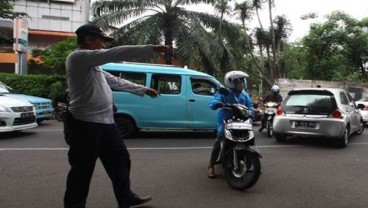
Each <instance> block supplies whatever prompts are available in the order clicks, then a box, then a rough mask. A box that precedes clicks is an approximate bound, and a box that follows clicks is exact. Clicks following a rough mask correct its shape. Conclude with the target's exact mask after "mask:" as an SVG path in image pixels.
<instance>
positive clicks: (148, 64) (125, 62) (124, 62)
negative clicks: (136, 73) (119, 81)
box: [120, 61, 184, 68]
mask: <svg viewBox="0 0 368 208" xmlns="http://www.w3.org/2000/svg"><path fill="white" fill-rule="evenodd" d="M120 63H123V64H136V65H147V66H163V67H176V68H184V67H180V66H177V65H168V64H151V63H141V62H128V61H123V62H120Z"/></svg>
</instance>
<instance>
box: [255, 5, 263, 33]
mask: <svg viewBox="0 0 368 208" xmlns="http://www.w3.org/2000/svg"><path fill="white" fill-rule="evenodd" d="M256 13H257V18H258V22H259V26H260V27H261V28H262V30H264V29H263V25H262V22H261V18H260V17H259V12H258V8H256Z"/></svg>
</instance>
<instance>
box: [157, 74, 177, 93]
mask: <svg viewBox="0 0 368 208" xmlns="http://www.w3.org/2000/svg"><path fill="white" fill-rule="evenodd" d="M151 88H152V89H155V90H157V91H158V92H159V93H161V94H180V92H181V76H178V75H168V74H153V75H152V80H151Z"/></svg>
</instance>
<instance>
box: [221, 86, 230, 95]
mask: <svg viewBox="0 0 368 208" xmlns="http://www.w3.org/2000/svg"><path fill="white" fill-rule="evenodd" d="M219 93H220V94H222V95H225V96H226V95H229V94H230V92H229V90H228V89H227V88H225V87H221V88H220V89H219Z"/></svg>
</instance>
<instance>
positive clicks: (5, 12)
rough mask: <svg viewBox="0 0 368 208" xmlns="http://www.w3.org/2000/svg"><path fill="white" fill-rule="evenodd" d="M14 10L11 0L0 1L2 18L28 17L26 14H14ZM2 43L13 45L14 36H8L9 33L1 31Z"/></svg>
mask: <svg viewBox="0 0 368 208" xmlns="http://www.w3.org/2000/svg"><path fill="white" fill-rule="evenodd" d="M13 10H14V8H13V5H12V4H11V3H10V2H9V0H1V1H0V18H3V19H14V18H15V17H20V16H24V15H26V14H25V13H22V12H14V11H13ZM0 43H12V34H8V33H7V32H5V31H1V30H0Z"/></svg>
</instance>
